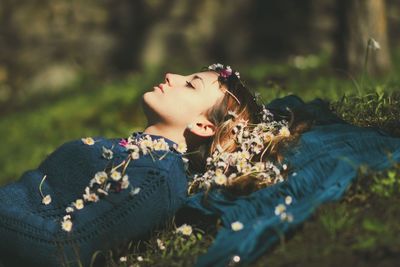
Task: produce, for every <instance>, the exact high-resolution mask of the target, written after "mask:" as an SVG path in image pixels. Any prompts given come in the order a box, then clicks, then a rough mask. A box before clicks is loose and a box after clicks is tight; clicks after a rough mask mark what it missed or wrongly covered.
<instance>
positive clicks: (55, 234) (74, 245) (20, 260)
mask: <svg viewBox="0 0 400 267" xmlns="http://www.w3.org/2000/svg"><path fill="white" fill-rule="evenodd" d="M152 137H153V139H155V138H160V137H159V136H152ZM94 140H95V141H96V142H95V144H94V145H85V144H84V143H83V142H82V141H81V140H74V141H70V142H67V143H65V144H63V145H61V146H60V147H59V148H57V149H56V150H55V151H54V152H53V153H51V154H50V155H49V156H48V157H47V158H46V159H45V160H44V161H43V162H42V163H41V164H40V165H39V167H38V168H37V169H35V170H30V171H26V172H25V173H24V174H23V175H22V177H21V178H20V179H19V180H18V181H17V182H14V183H10V184H8V185H6V186H3V187H1V188H0V237H1V242H0V259H1V260H0V262H2V263H3V264H4V265H5V266H62V265H65V266H67V265H68V264H69V265H68V266H78V263H79V260H80V262H81V263H82V264H83V266H89V264H90V261H91V258H92V255H93V253H94V252H95V251H98V250H108V249H111V248H114V247H116V246H117V245H119V244H122V243H124V242H128V241H130V240H138V239H141V238H143V237H146V236H147V235H148V234H149V233H150V232H151V231H152V230H154V229H155V228H156V227H159V226H162V225H163V224H164V223H165V222H166V220H167V219H168V218H170V217H171V216H172V215H173V214H174V213H175V211H176V210H177V209H178V208H179V207H180V206H181V205H182V203H183V202H184V200H185V198H186V188H187V177H186V174H185V171H184V166H183V162H182V158H181V155H179V154H177V153H174V152H173V153H168V154H167V156H166V157H164V158H163V159H162V160H158V159H157V158H156V159H155V160H154V161H153V159H152V158H151V157H150V156H149V155H145V156H141V157H140V158H139V159H137V160H135V161H132V162H131V163H130V164H129V165H128V168H127V169H126V174H128V176H129V182H130V184H131V185H132V186H133V187H140V188H141V190H140V192H139V193H138V194H136V195H130V194H129V190H122V191H121V192H118V193H110V194H109V195H108V196H106V197H105V198H102V199H101V200H100V201H98V202H95V203H87V204H86V205H85V207H84V208H83V209H82V210H77V211H75V212H74V213H73V224H74V225H73V229H72V231H71V232H65V231H63V230H62V229H61V224H60V223H61V220H62V217H63V216H64V215H65V214H66V213H65V208H66V207H67V206H69V205H70V204H71V202H73V201H75V200H76V199H78V198H82V195H83V193H84V189H85V187H86V186H88V185H89V181H90V180H91V179H92V178H93V177H94V175H95V173H96V172H98V171H102V170H104V169H105V167H106V165H107V163H108V162H109V160H107V159H105V158H103V157H102V146H104V147H106V148H109V149H112V151H113V152H114V156H113V159H112V160H113V161H114V162H115V163H114V164H113V165H114V166H115V165H117V164H119V163H120V162H122V161H123V160H124V159H126V157H127V156H128V155H129V154H128V152H127V151H126V149H125V148H124V147H122V146H120V145H119V144H118V141H119V140H120V139H118V138H115V139H106V138H103V137H95V138H94ZM166 141H167V143H169V144H170V145H172V144H173V142H172V141H170V140H168V139H166ZM154 153H158V154H159V155H162V154H164V153H165V151H155V152H154ZM44 175H46V176H47V177H46V179H45V180H44V183H43V185H42V191H43V194H44V195H47V194H49V195H50V196H51V198H52V202H51V203H50V204H49V205H44V204H42V197H41V195H40V193H39V184H40V182H41V180H42V178H43V176H44ZM0 265H1V264H0Z"/></svg>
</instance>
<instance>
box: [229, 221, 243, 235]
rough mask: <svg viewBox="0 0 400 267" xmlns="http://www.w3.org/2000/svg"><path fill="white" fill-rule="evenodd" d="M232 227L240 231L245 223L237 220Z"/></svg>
mask: <svg viewBox="0 0 400 267" xmlns="http://www.w3.org/2000/svg"><path fill="white" fill-rule="evenodd" d="M231 228H232V230H233V231H235V232H236V231H240V230H242V229H243V223H241V222H239V221H236V222H233V223H232V224H231Z"/></svg>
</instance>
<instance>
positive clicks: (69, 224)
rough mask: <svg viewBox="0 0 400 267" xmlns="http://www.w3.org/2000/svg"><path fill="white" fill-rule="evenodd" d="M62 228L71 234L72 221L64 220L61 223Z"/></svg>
mask: <svg viewBox="0 0 400 267" xmlns="http://www.w3.org/2000/svg"><path fill="white" fill-rule="evenodd" d="M61 227H62V229H63V230H64V231H66V232H70V231H71V230H72V222H71V221H70V220H63V221H62V222H61Z"/></svg>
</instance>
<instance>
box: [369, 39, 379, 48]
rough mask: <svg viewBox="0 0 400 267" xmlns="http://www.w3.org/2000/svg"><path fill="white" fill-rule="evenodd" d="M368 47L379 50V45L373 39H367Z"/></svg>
mask: <svg viewBox="0 0 400 267" xmlns="http://www.w3.org/2000/svg"><path fill="white" fill-rule="evenodd" d="M368 46H369V47H370V48H371V49H372V50H379V49H381V45H380V44H379V43H378V42H377V41H376V40H375V39H374V38H369V41H368Z"/></svg>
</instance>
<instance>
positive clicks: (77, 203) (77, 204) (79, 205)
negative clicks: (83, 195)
mask: <svg viewBox="0 0 400 267" xmlns="http://www.w3.org/2000/svg"><path fill="white" fill-rule="evenodd" d="M74 206H75V208H76V209H77V210H81V209H83V207H84V205H83V200H82V199H77V200H76V201H75V202H74Z"/></svg>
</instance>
